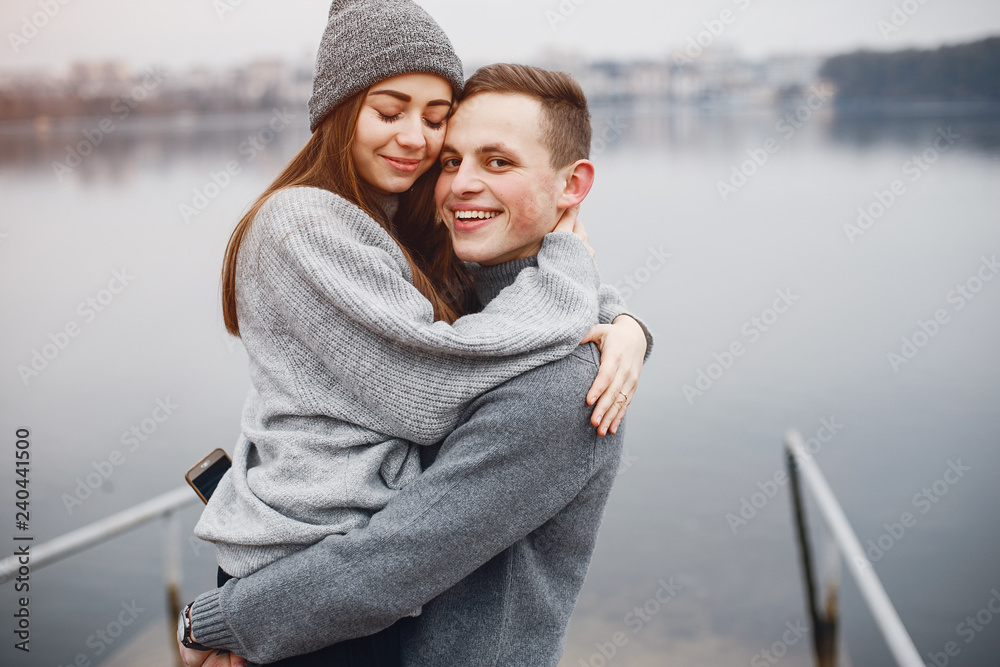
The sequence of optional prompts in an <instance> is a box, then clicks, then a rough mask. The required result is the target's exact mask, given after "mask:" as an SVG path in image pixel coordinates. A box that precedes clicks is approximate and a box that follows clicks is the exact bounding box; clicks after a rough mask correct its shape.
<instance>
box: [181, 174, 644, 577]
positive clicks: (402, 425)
mask: <svg viewBox="0 0 1000 667" xmlns="http://www.w3.org/2000/svg"><path fill="white" fill-rule="evenodd" d="M395 205H396V204H395V199H394V198H391V199H390V200H389V201H387V202H386V208H387V209H390V210H388V211H387V213H388V214H389V215H390V217H391V215H392V214H393V213H394V207H395ZM472 268H473V272H474V276H475V279H476V282H477V290H478V291H479V293H480V295H481V297H482V301H483V303H487V304H488V305H486V306H485V308H484V309H483V311H482V312H480V313H477V314H472V315H466V316H465V317H462V318H460V319H459V320H458V321H457V322H455V323H454V324H452V325H449V324H447V323H445V322H435V321H434V313H433V308H432V306H431V304H430V302H429V301H428V300H427V299H426V298H424V296H423V295H422V294H421V293H420V292H419V291H418V290H417V289H416V288H415V287H414V286H413V284H412V282H411V280H412V274H411V271H410V267H409V264H408V263H407V261H406V259H405V258H404V257H403V254H402V252H401V251H400V249H399V247H398V246H397V245H396V243H395V242H394V241H393V240H392V238H391V237H390V236H389V235H388V234H387V233H386V231H385V230H384V229H383V228H382V227H381V226H380V225H379V224H378V223H377V222H375V221H374V220H372V219H371V218H370V217H368V216H367V215H365V214H364V213H363V212H362V211H361V210H360V209H358V208H357V207H356V206H354V205H352V204H350V203H348V202H347V201H345V200H344V199H342V198H340V197H338V196H337V195H334V194H332V193H330V192H328V191H326V190H321V189H317V188H290V189H286V190H282V191H280V192H278V193H276V194H274V195H273V196H272V197H271V198H270V199H269V200H268V201H267V203H266V204H265V205H264V206H263V207H262V209H261V210H260V212H259V213H258V215H257V217H256V218H255V219H254V221H253V224H252V225H251V227H250V230H249V232H248V233H247V236H246V238H245V239H244V241H243V245H242V247H241V248H240V252H239V256H238V260H237V280H236V284H237V313H238V317H239V322H240V333H241V336H242V339H243V344H244V346H245V348H246V351H247V355H248V357H249V369H250V379H251V388H250V392H249V395H248V396H247V400H246V404H245V406H244V409H243V418H242V437H241V438H240V440H239V442H238V444H237V446H236V450H235V452H234V456H233V467H232V469H231V470H230V472H229V473H228V474H227V475H226V476H225V477H224V478H223V479H222V482H221V483H220V484H219V487H218V489H217V490H216V491H215V494H214V495H213V496H212V499H211V502H209V504H208V506H207V507H206V509H205V511H204V513H203V514H202V517H201V520H200V521H199V522H198V525H197V526H196V527H195V534H196V535H197V536H198V537H200V538H202V539H204V540H209V541H211V542H214V543H215V544H216V546H217V555H218V560H219V565H220V566H221V567H222V569H224V570H225V571H226V572H228V573H229V574H231V575H233V576H235V577H244V576H247V575H249V574H250V573H252V572H254V571H256V570H258V569H260V568H262V567H264V566H265V565H268V564H269V563H272V562H274V561H276V560H278V559H279V558H281V557H283V556H285V555H287V554H289V553H292V552H294V551H297V550H298V549H301V548H303V547H304V546H307V545H309V544H312V543H314V542H317V541H319V540H321V539H322V538H324V537H326V536H327V535H330V534H333V533H344V532H347V531H348V530H350V529H351V528H354V527H357V526H363V525H365V524H366V523H367V522H368V518H369V516H371V514H372V513H374V512H376V511H378V510H379V509H381V508H382V507H384V506H385V504H386V502H387V501H388V499H389V498H390V497H391V496H392V494H393V493H394V492H395V491H396V490H397V489H399V488H401V487H402V486H404V485H405V484H406V483H407V482H409V481H410V480H412V479H413V478H414V477H415V476H416V475H417V474H419V472H420V458H419V451H418V445H429V444H433V443H435V442H437V441H439V440H441V439H442V438H443V437H444V436H445V435H447V434H448V433H449V432H451V431H452V430H453V429H454V428H455V426H456V422H457V418H458V416H459V415H460V414H461V412H462V410H463V408H464V407H466V406H467V405H468V404H469V403H470V402H471V401H472V399H474V398H475V397H476V396H478V395H479V394H482V393H483V392H485V391H487V390H489V389H492V388H493V387H496V386H498V385H500V384H502V383H504V382H506V381H507V380H509V379H510V378H512V377H514V376H516V375H519V374H521V373H523V372H525V371H527V370H529V369H532V368H535V367H537V366H540V365H542V364H545V363H547V362H549V361H552V360H554V359H558V358H561V357H563V356H565V355H566V354H568V353H569V352H570V351H571V350H572V349H573V348H574V347H576V345H577V344H578V343H579V342H580V339H581V338H582V337H583V336H584V334H585V333H586V332H587V330H588V329H589V328H590V326H592V325H593V324H594V323H596V322H597V321H598V316H599V315H600V320H601V321H602V322H609V321H611V320H612V319H613V318H614V317H615V316H617V315H619V314H621V313H623V312H624V311H625V309H624V304H623V303H622V302H621V299H620V297H619V296H618V294H617V292H615V291H614V290H613V289H610V288H607V287H600V285H599V276H598V273H597V268H596V266H595V264H594V261H593V259H592V258H591V256H590V254H589V252H588V251H587V249H586V247H585V246H584V244H583V243H582V242H581V241H580V240H579V239H578V238H577V237H576V236H574V235H573V234H570V233H565V232H563V233H553V234H548V235H546V237H545V239H544V241H543V243H542V249H541V251H540V252H539V253H538V255H537V257H536V258H531V259H529V260H521V261H518V262H511V263H509V264H505V265H500V266H497V267H478V266H476V265H472ZM599 301H600V303H599Z"/></svg>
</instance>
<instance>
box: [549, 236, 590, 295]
mask: <svg viewBox="0 0 1000 667" xmlns="http://www.w3.org/2000/svg"><path fill="white" fill-rule="evenodd" d="M541 253H545V255H546V257H551V258H554V259H559V260H565V261H560V264H559V266H560V267H562V268H563V269H564V270H566V274H567V275H569V276H571V277H572V278H573V279H574V280H576V281H578V282H579V283H580V284H581V285H586V286H591V287H593V288H594V289H595V290H596V289H597V288H598V287H599V286H600V282H601V276H600V274H599V273H598V272H597V265H596V264H595V263H594V258H593V256H591V254H590V251H589V250H587V246H586V245H585V244H584V243H583V241H581V240H580V239H579V237H577V235H576V234H574V233H572V232H550V233H548V234H546V235H545V238H544V239H542V250H541V251H540V253H539V255H541ZM567 269H568V270H567Z"/></svg>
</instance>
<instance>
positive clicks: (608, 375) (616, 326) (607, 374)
mask: <svg viewBox="0 0 1000 667" xmlns="http://www.w3.org/2000/svg"><path fill="white" fill-rule="evenodd" d="M583 343H597V347H598V348H599V349H600V350H601V368H600V370H598V372H597V377H596V378H595V379H594V384H592V385H591V386H590V391H589V392H587V405H594V403H595V402H596V403H597V405H596V406H595V407H594V412H593V413H592V414H591V417H590V423H591V424H593V425H594V426H596V427H597V432H598V433H599V434H600V435H607V434H608V431H609V430H610V431H611V432H612V433H617V432H618V425H619V424H621V422H622V419H623V418H624V417H625V410H626V409H627V408H628V405H629V403H631V402H632V398H633V397H634V396H635V390H636V387H637V386H638V385H639V375H640V374H641V373H642V360H643V357H645V356H646V335H645V333H643V331H642V327H641V326H639V323H638V322H636V321H635V320H634V319H632V318H631V317H629V316H628V315H619V316H618V317H616V318H615V321H614V323H613V324H598V325H596V326H594V327H592V328H591V330H590V331H588V332H587V335H586V337H584V339H583V340H582V341H580V344H581V345H582V344H583Z"/></svg>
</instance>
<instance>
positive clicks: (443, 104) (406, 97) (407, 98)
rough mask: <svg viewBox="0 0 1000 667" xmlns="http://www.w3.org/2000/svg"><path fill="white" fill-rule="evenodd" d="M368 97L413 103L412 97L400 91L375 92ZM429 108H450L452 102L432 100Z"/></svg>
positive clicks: (428, 104)
mask: <svg viewBox="0 0 1000 667" xmlns="http://www.w3.org/2000/svg"><path fill="white" fill-rule="evenodd" d="M368 95H370V96H371V95H388V96H389V97H394V98H396V99H397V100H399V101H400V102H407V103H409V102H412V101H413V98H412V97H410V96H409V95H407V94H406V93H401V92H399V91H398V90H373V91H372V92H370V93H368ZM427 106H429V107H450V106H451V101H450V100H431V101H430V102H428V103H427Z"/></svg>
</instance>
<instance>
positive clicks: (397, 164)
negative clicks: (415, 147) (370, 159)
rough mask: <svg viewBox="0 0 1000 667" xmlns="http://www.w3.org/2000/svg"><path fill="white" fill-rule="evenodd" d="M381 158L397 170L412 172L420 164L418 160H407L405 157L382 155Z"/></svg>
mask: <svg viewBox="0 0 1000 667" xmlns="http://www.w3.org/2000/svg"><path fill="white" fill-rule="evenodd" d="M382 159H383V160H385V161H386V162H387V163H389V166H390V167H392V168H393V169H396V170H397V171H402V172H406V173H413V172H414V171H416V170H417V168H418V167H419V166H420V162H421V161H420V160H408V159H406V158H396V157H389V156H387V155H383V156H382Z"/></svg>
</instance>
